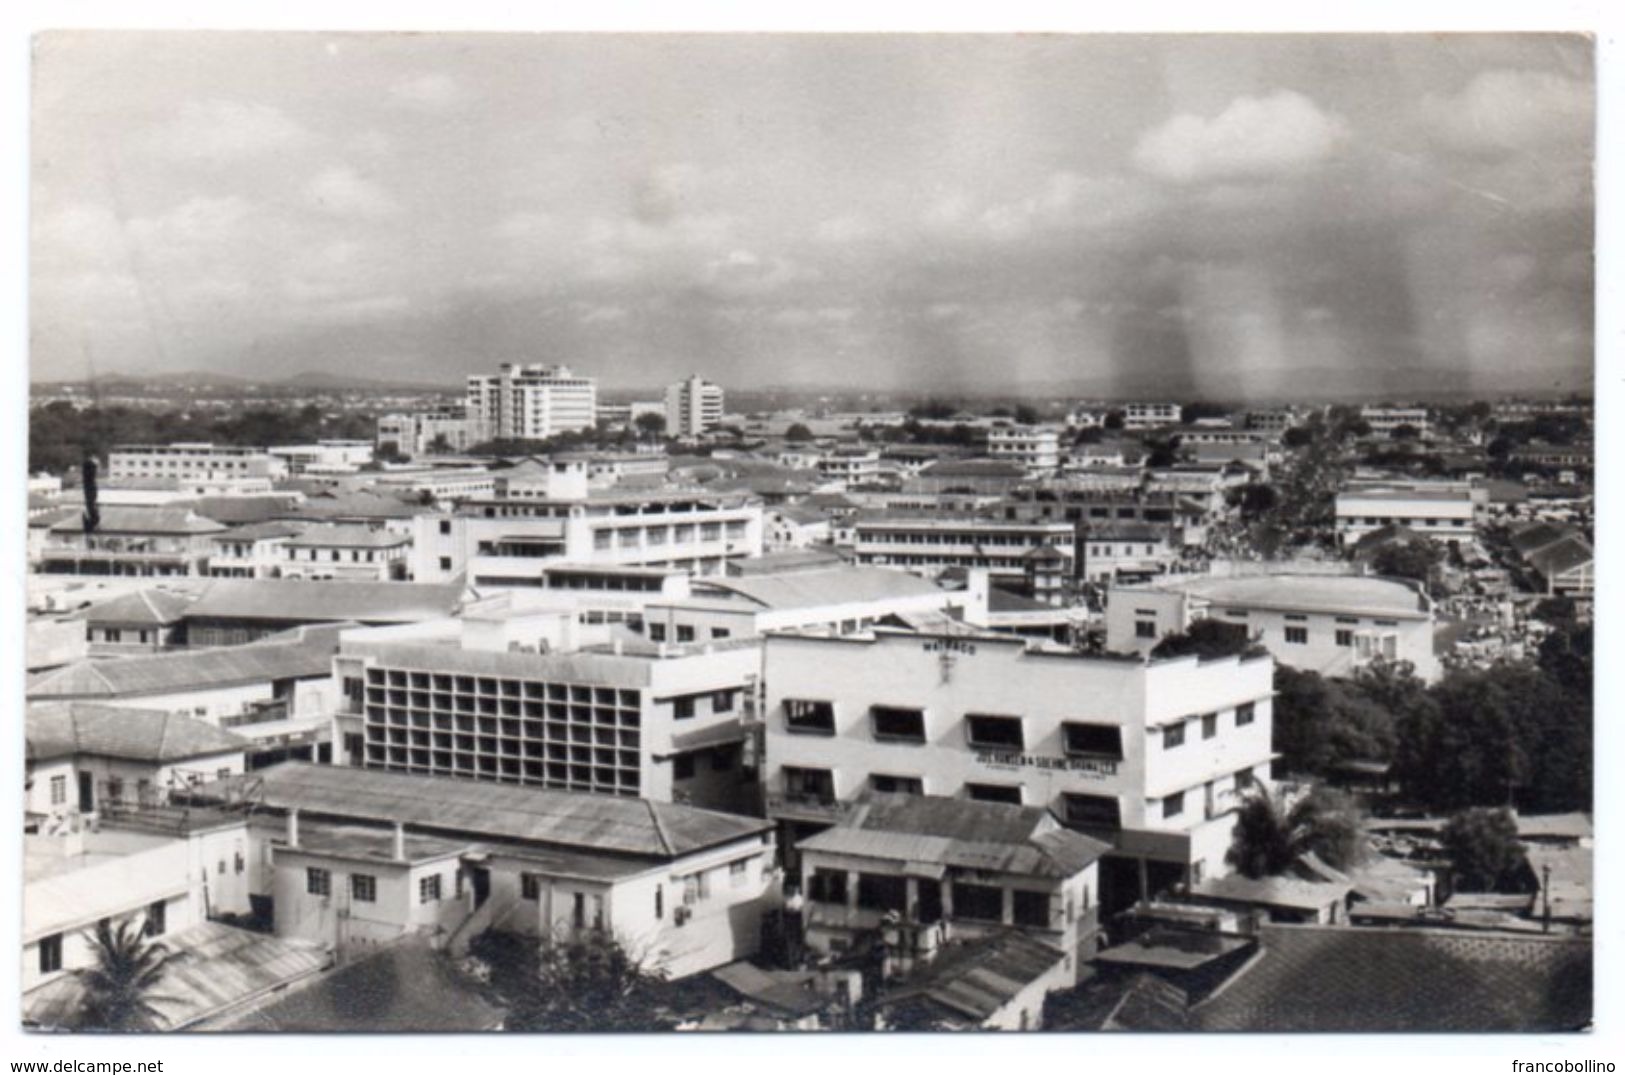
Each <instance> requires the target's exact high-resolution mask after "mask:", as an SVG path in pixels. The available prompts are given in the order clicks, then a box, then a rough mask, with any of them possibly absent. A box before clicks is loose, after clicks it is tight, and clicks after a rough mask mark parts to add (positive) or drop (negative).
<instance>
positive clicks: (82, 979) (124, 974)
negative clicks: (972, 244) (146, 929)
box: [75, 918, 171, 1031]
mask: <svg viewBox="0 0 1625 1075" xmlns="http://www.w3.org/2000/svg"><path fill="white" fill-rule="evenodd" d="M89 939H90V949H91V956H92V958H93V960H94V962H92V963H91V965H90V966H88V967H86V968H84V969H83V970H80V971H78V972H76V973H77V974H78V976H79V984H80V986H81V988H82V989H83V991H84V992H83V999H82V1001H81V1003H80V1009H79V1021H78V1025H77V1027H76V1028H75V1029H78V1030H114V1031H131V1030H158V1029H161V1026H162V1024H161V1021H160V1020H161V1014H162V1013H161V1012H160V1011H159V1010H158V1005H159V1004H161V1003H162V1002H163V1001H164V999H165V998H164V997H162V996H161V995H159V993H158V991H157V989H158V984H159V982H161V981H162V980H163V977H164V975H165V974H166V973H167V971H168V967H169V960H170V958H171V954H170V952H169V950H168V949H166V948H164V947H163V946H162V945H160V944H158V943H156V942H154V941H151V940H149V939H148V938H147V937H146V936H144V934H143V931H142V928H141V925H140V924H139V923H138V922H137V921H136V920H135V919H133V918H131V919H124V920H123V921H120V922H119V923H118V924H117V925H114V924H113V923H112V922H110V921H109V920H108V919H105V918H104V919H102V920H101V922H99V923H98V924H97V926H96V930H95V932H94V933H91V934H89Z"/></svg>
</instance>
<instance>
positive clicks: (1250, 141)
mask: <svg viewBox="0 0 1625 1075" xmlns="http://www.w3.org/2000/svg"><path fill="white" fill-rule="evenodd" d="M1347 137H1348V126H1347V124H1345V123H1344V122H1343V120H1342V119H1341V118H1340V117H1338V116H1336V115H1333V114H1330V113H1327V112H1324V111H1322V110H1321V109H1320V107H1319V106H1318V105H1316V104H1315V102H1313V101H1311V100H1310V99H1309V98H1307V97H1305V96H1303V95H1302V94H1300V93H1294V92H1293V91H1291V90H1278V91H1276V92H1275V93H1273V94H1271V95H1270V96H1268V97H1238V98H1237V99H1236V100H1234V101H1232V102H1230V104H1229V106H1228V107H1226V108H1225V110H1224V111H1223V112H1220V113H1219V114H1218V115H1217V116H1214V117H1213V118H1212V119H1204V118H1203V117H1201V116H1193V115H1189V114H1184V115H1178V116H1175V117H1173V118H1172V119H1170V120H1168V121H1167V122H1166V123H1163V124H1162V125H1161V126H1159V127H1156V128H1154V129H1153V130H1150V131H1147V132H1146V133H1145V134H1144V135H1142V136H1141V138H1140V140H1139V143H1138V144H1137V145H1136V146H1135V148H1134V163H1135V164H1136V165H1138V166H1139V167H1140V168H1141V169H1142V170H1143V171H1145V172H1147V173H1149V174H1151V175H1154V176H1156V177H1157V178H1159V179H1166V180H1169V181H1171V182H1175V183H1196V182H1202V181H1204V180H1235V179H1256V178H1267V177H1269V176H1274V175H1281V174H1287V173H1294V172H1300V171H1303V170H1306V169H1309V168H1312V167H1313V166H1315V165H1317V164H1319V163H1321V162H1322V161H1325V160H1327V159H1328V158H1330V157H1332V156H1333V155H1334V154H1335V153H1336V152H1337V151H1338V149H1339V147H1340V146H1341V144H1342V142H1343V141H1344V140H1345V139H1346V138H1347Z"/></svg>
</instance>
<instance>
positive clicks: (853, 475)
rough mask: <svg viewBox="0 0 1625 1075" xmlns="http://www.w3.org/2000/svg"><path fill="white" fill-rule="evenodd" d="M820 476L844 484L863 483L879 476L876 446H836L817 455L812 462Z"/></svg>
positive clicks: (878, 456)
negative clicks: (816, 458) (814, 461)
mask: <svg viewBox="0 0 1625 1075" xmlns="http://www.w3.org/2000/svg"><path fill="white" fill-rule="evenodd" d="M814 466H815V467H816V469H817V470H818V474H819V476H820V477H823V478H828V479H829V480H830V481H838V482H841V483H842V484H844V485H863V484H864V483H866V482H871V481H874V480H875V479H876V478H878V477H879V476H880V451H879V449H877V448H836V449H833V450H832V451H829V452H825V453H824V454H823V455H821V456H819V457H818V461H817V462H816V463H815V464H814Z"/></svg>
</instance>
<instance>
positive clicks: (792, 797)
mask: <svg viewBox="0 0 1625 1075" xmlns="http://www.w3.org/2000/svg"><path fill="white" fill-rule="evenodd" d="M782 772H783V774H784V776H783V778H784V785H783V786H784V794H785V798H786V799H787V800H789V801H791V802H799V803H818V804H823V805H832V804H834V803H835V801H836V800H835V773H834V771H833V770H830V769H809V768H804V767H799V766H791V765H786V766H784V768H783V769H782ZM1252 779H1253V776H1252V770H1251V769H1250V768H1248V769H1242V770H1240V771H1239V772H1237V773H1236V774H1235V783H1236V787H1237V788H1238V789H1240V788H1243V787H1246V786H1247V785H1249V784H1250V783H1251V782H1252ZM869 786H870V787H871V788H873V789H874V790H875V791H884V792H892V793H894V794H897V793H900V794H908V795H923V794H925V782H924V780H923V779H922V778H921V777H917V776H898V775H894V774H890V773H873V774H871V775H870V777H869ZM964 794H965V797H966V798H968V799H973V800H976V801H979V802H1002V803H1013V804H1015V805H1018V806H1019V805H1021V803H1022V798H1023V793H1022V787H1021V785H1019V784H974V783H968V782H967V783H966V784H965V785H964ZM1185 795H1186V793H1185V792H1184V791H1176V792H1174V793H1173V794H1171V795H1166V796H1164V797H1162V798H1161V799H1159V800H1156V802H1157V803H1158V804H1159V805H1160V808H1161V811H1162V816H1163V818H1165V819H1166V818H1174V817H1178V816H1180V815H1181V814H1183V813H1184V812H1185ZM1061 816H1062V818H1063V819H1064V820H1065V821H1067V822H1069V823H1071V824H1074V825H1086V826H1090V827H1097V828H1101V827H1103V828H1119V827H1121V825H1122V810H1121V807H1120V804H1119V800H1118V797H1117V796H1115V795H1092V794H1088V793H1084V792H1063V793H1062V794H1061Z"/></svg>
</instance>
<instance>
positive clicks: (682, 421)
mask: <svg viewBox="0 0 1625 1075" xmlns="http://www.w3.org/2000/svg"><path fill="white" fill-rule="evenodd" d="M721 422H722V388H721V386H720V385H714V384H712V383H711V382H710V381H707V380H704V379H703V378H701V377H699V376H698V375H695V376H692V377H690V378H689V379H688V380H686V381H678V382H677V383H676V384H673V385H667V386H666V433H667V435H669V436H673V437H697V436H699V435H700V434H701V433H704V432H706V431H707V430H710V429H714V428H716V426H717V425H719V424H720V423H721Z"/></svg>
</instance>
